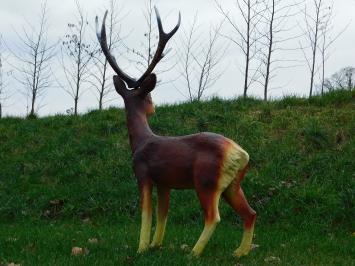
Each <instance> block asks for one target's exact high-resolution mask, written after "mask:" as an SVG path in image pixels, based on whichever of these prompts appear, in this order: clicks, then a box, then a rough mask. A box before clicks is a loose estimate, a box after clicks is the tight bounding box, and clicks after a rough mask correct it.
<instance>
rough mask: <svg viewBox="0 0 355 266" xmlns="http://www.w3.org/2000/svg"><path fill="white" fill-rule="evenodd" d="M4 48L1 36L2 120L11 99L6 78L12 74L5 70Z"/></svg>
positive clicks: (0, 102) (0, 86)
mask: <svg viewBox="0 0 355 266" xmlns="http://www.w3.org/2000/svg"><path fill="white" fill-rule="evenodd" d="M3 47H4V46H3V42H2V36H1V35H0V118H2V117H3V108H4V103H5V101H6V100H7V99H8V98H9V93H8V91H7V87H8V81H7V79H6V77H7V76H8V75H9V73H10V72H8V73H6V71H5V68H4V62H5V56H4V48H3Z"/></svg>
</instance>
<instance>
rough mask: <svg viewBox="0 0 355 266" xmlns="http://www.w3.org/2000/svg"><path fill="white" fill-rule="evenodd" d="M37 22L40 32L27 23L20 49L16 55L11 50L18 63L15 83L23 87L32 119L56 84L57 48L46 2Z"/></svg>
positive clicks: (14, 65)
mask: <svg viewBox="0 0 355 266" xmlns="http://www.w3.org/2000/svg"><path fill="white" fill-rule="evenodd" d="M38 18H39V22H38V28H37V27H35V26H33V25H31V23H29V22H28V21H27V24H28V28H23V32H22V34H19V33H17V36H18V38H19V39H20V43H21V45H20V46H19V47H16V48H15V49H16V51H14V50H10V51H11V54H12V55H13V57H14V58H15V59H16V61H17V62H16V63H13V64H12V67H13V68H14V69H15V70H17V72H18V74H17V75H15V79H16V80H17V81H18V82H19V83H21V84H22V85H23V87H24V92H23V93H24V95H25V96H26V98H27V101H29V102H28V105H29V106H27V112H28V109H30V111H29V113H28V115H29V116H30V117H33V116H35V114H36V111H37V110H38V109H39V108H40V107H41V106H40V104H39V100H40V99H41V98H42V97H43V96H44V93H45V91H46V89H47V88H48V87H50V86H51V84H52V82H53V78H52V70H51V61H52V59H53V57H54V55H55V48H56V45H57V43H50V42H49V39H48V17H47V2H44V3H43V4H42V7H41V11H40V14H39V16H38Z"/></svg>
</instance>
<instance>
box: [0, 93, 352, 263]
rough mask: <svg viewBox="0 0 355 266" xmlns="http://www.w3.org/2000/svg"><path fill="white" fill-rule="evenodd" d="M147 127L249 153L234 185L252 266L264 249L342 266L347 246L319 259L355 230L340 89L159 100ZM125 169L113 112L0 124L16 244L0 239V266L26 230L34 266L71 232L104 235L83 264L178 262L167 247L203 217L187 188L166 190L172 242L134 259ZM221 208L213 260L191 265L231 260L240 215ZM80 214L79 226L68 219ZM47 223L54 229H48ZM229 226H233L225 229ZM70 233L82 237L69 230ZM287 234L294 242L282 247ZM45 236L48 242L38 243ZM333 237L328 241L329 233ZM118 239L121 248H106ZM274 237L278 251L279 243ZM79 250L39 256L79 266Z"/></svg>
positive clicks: (131, 182) (346, 118)
mask: <svg viewBox="0 0 355 266" xmlns="http://www.w3.org/2000/svg"><path fill="white" fill-rule="evenodd" d="M150 124H151V127H152V129H153V130H154V132H156V133H157V134H161V135H186V134H192V133H196V132H199V131H212V132H216V133H221V134H223V135H225V136H226V137H229V138H231V139H233V140H235V141H236V142H237V143H239V144H240V145H241V146H242V147H243V148H244V149H246V150H247V151H248V152H249V154H250V158H251V169H250V171H249V173H248V174H247V176H246V178H245V181H244V182H243V184H242V185H243V189H244V191H245V194H246V195H247V197H248V199H249V202H250V205H251V206H253V208H255V209H256V211H257V213H258V224H257V227H258V228H257V238H256V241H257V243H262V244H261V245H262V246H261V248H260V251H259V250H258V251H257V252H256V254H259V255H255V256H256V257H255V259H254V260H252V261H250V265H263V264H264V261H263V260H264V258H265V257H266V256H272V255H273V254H274V256H279V257H280V258H281V260H284V259H287V258H288V257H292V259H291V261H290V262H289V263H288V264H289V265H300V264H312V263H310V262H313V264H315V265H323V264H324V263H327V262H328V263H329V264H330V265H331V264H334V265H341V264H342V265H349V263H348V262H349V261H351V258H350V257H351V256H350V255H349V254H351V251H350V248H348V249H345V251H344V249H341V250H342V252H343V253H342V254H343V255H344V260H343V261H342V260H341V259H339V258H338V257H332V256H331V255H329V254H333V255H334V253H332V252H331V250H332V248H335V247H336V248H337V247H338V246H342V247H345V245H348V246H351V245H350V244H349V243H350V238H351V237H350V235H351V232H352V231H351V230H354V227H355V224H354V219H353V218H352V217H355V206H354V202H355V201H354V197H355V196H354V195H355V178H354V177H355V176H354V173H355V168H354V163H353V157H354V154H355V144H354V136H355V108H354V97H353V94H352V93H351V92H347V91H337V92H332V93H331V94H329V95H325V96H324V97H323V98H321V97H313V98H312V99H310V100H304V99H299V98H296V97H286V98H284V99H282V100H280V101H273V102H269V103H264V102H263V101H259V100H256V99H241V98H239V99H236V100H221V99H218V98H213V99H211V100H210V101H207V102H202V103H201V102H195V103H186V104H181V105H171V106H162V107H158V108H157V110H156V114H155V115H154V116H152V117H151V119H150ZM131 165H132V162H131V152H130V147H129V142H128V133H127V129H126V122H125V112H124V110H117V109H109V110H106V111H91V112H90V113H88V114H86V115H83V116H63V115H58V116H53V117H45V118H40V119H34V120H32V119H19V118H4V119H1V120H0V228H12V229H10V230H9V231H8V230H7V229H0V235H3V233H7V237H10V236H11V234H12V233H11V232H13V234H14V235H18V237H19V239H21V240H19V242H16V243H9V242H8V241H7V240H6V239H5V238H0V264H1V263H5V262H10V261H9V259H10V257H11V256H13V258H14V259H15V257H16V258H18V259H19V261H26V259H25V257H23V256H22V255H21V254H30V253H31V252H32V251H31V250H30V251H29V250H27V247H28V245H29V243H30V242H31V241H34V240H33V234H36V235H37V234H39V239H40V240H38V241H39V243H38V245H39V246H41V245H42V246H43V245H44V247H38V249H39V250H42V251H41V252H43V253H42V254H43V256H44V257H42V260H41V259H40V258H39V257H31V256H30V255H28V256H30V257H31V261H30V264H31V263H32V264H33V265H35V264H36V265H39V264H41V265H42V264H43V263H40V262H43V258H46V255H45V254H47V255H48V256H49V254H51V252H52V251H53V250H55V249H58V251H57V252H58V253H57V254H70V250H69V251H68V249H69V246H70V245H75V244H76V242H73V243H71V244H56V243H59V242H60V241H64V242H65V243H68V242H70V241H71V239H77V240H75V241H79V242H80V241H84V239H85V238H88V237H91V236H92V235H93V234H95V235H99V237H100V236H102V238H104V239H106V241H107V242H105V243H104V244H103V245H102V246H99V247H97V248H94V249H93V252H96V254H97V255H95V256H97V257H95V256H94V255H92V256H94V257H91V258H92V260H91V261H96V262H97V264H99V260H101V259H102V260H104V262H105V258H106V260H107V258H109V257H110V256H111V255H109V254H110V252H112V253H114V254H115V258H116V259H114V261H117V260H121V259H122V258H126V259H127V260H130V258H131V257H132V260H134V261H135V262H136V263H137V265H146V264H145V263H146V262H147V261H149V260H152V259H153V257H154V256H158V257H157V258H156V259H155V260H154V259H153V260H152V261H153V263H150V265H153V264H154V263H156V264H157V265H159V264H162V263H163V262H164V263H163V264H167V263H165V262H167V261H169V259H170V257H172V258H173V259H174V261H175V262H176V265H186V264H188V262H187V261H186V260H185V256H184V252H183V251H181V250H180V249H179V244H178V243H180V244H183V243H184V241H186V243H187V244H189V246H190V247H191V246H192V245H193V242H195V241H196V240H197V238H198V235H199V232H200V229H201V226H202V215H201V210H200V206H199V203H198V200H197V198H196V195H195V192H194V191H173V192H172V195H171V208H170V210H171V212H170V213H169V224H168V229H167V233H168V239H167V241H166V243H172V245H174V248H171V249H170V247H169V246H167V247H166V248H165V249H164V251H163V252H159V251H157V253H152V254H151V255H144V256H147V257H148V259H147V260H145V259H144V256H143V257H140V256H137V255H135V253H134V251H135V247H136V242H137V237H138V235H137V234H138V231H139V230H138V227H139V217H140V211H139V198H138V189H137V186H136V181H135V177H134V174H133V171H132V167H131ZM220 206H221V218H222V224H224V225H223V226H222V225H221V226H220V227H218V229H217V231H216V234H215V236H214V238H215V237H216V240H212V242H211V244H209V246H208V250H209V251H208V250H207V252H206V253H207V254H208V252H210V253H211V251H212V249H213V247H214V246H215V247H216V246H218V251H220V252H221V253H220V255H221V257H222V260H221V261H218V260H216V259H215V258H214V257H210V256H209V255H207V257H206V258H205V259H203V260H202V262H201V263H202V264H201V265H205V264H211V265H217V264H218V265H220V264H221V263H222V264H224V263H227V262H228V261H229V260H232V258H231V257H230V258H229V257H227V258H228V259H225V258H224V257H225V254H227V253H228V254H229V253H231V251H232V248H234V245H235V243H236V241H238V240H236V239H239V238H240V232H241V226H239V227H238V230H235V229H232V228H234V227H235V225H236V224H238V225H240V224H241V223H240V218H239V217H237V215H236V214H235V213H234V212H233V211H232V210H231V209H230V208H229V207H228V206H227V205H226V204H224V202H223V201H221V205H220ZM88 219H89V220H90V226H86V227H85V226H83V225H81V224H79V225H75V224H77V223H80V221H85V220H88ZM34 224H38V225H40V226H39V227H38V228H42V227H43V228H44V230H43V232H42V231H41V230H40V229H38V228H37V227H36V226H35V227H32V225H34ZM50 225H53V226H54V227H52V226H50ZM118 225H126V226H131V227H132V228H131V229H127V228H125V227H123V228H121V227H120V226H118ZM26 226H27V227H30V228H27V229H26ZM95 226H96V227H95ZM82 227H83V228H82ZM53 228H57V229H58V233H57V234H55V233H54V232H57V231H56V230H55V229H53ZM96 228H97V229H98V230H99V231H100V232H101V233H99V232H96ZM111 228H114V229H113V236H115V238H114V239H113V238H112V236H111ZM174 228H175V229H174ZM224 228H226V229H224ZM268 229H271V231H270V235H269V234H268V232H269V230H268ZM299 229H300V230H301V231H298V230H299ZM11 230H12V231H11ZM67 230H68V231H67ZM127 230H129V232H127ZM233 230H235V231H237V232H238V233H236V235H235V234H231V232H232V231H233ZM263 230H266V231H267V232H263ZM302 230H303V231H304V232H302ZM15 231H16V232H18V233H14V232H15ZM40 231H41V232H40ZM190 231H191V234H190ZM260 231H262V232H260ZM76 232H82V233H80V234H79V235H80V236H79V235H78V236H77V237H76V236H75V235H76V234H77V233H76ZM169 232H170V233H169ZM174 232H175V233H176V234H175V233H174ZM292 232H293V233H295V235H294V237H295V239H296V240H294V241H293V242H292V241H291V242H288V241H289V237H288V236H289V234H292ZM31 234H32V235H31ZM52 234H54V236H53V237H54V239H56V240H55V241H54V242H51V240H50V239H47V240H46V237H48V235H52ZM101 234H102V235H101ZM231 235H232V236H231ZM334 235H337V236H339V237H337V239H335V236H334ZM292 237H293V236H292ZM25 239H32V240H28V241H25ZM331 239H333V240H331ZM352 239H354V238H352ZM298 241H299V243H298ZM312 241H316V242H317V243H314V244H316V245H320V242H322V241H324V242H322V243H321V245H322V248H323V249H321V250H318V251H315V248H314V247H313V244H312ZM319 241H320V242H319ZM332 241H333V242H332ZM126 242H127V243H128V245H129V248H128V250H126V249H125V248H124V247H122V246H117V245H124V243H126ZM352 242H353V241H352ZM44 243H45V244H44ZM118 243H119V244H118ZM226 243H228V244H226ZM281 243H285V244H286V245H287V247H286V248H283V247H281V246H280V245H281ZM301 243H304V245H306V246H307V247H308V248H305V247H302V245H301ZM332 243H333V244H332ZM47 244H48V248H49V250H48V251H46V250H45V246H47ZM35 245H37V244H35ZM168 245H169V244H168ZM352 246H353V247H354V245H352ZM5 247H12V249H13V250H8V249H6V248H5ZM312 247H313V248H312ZM17 248H19V249H24V250H25V251H24V253H21V254H17V253H18V252H16V250H17ZM295 248H296V249H297V250H296V251H295ZM28 249H31V247H28ZM2 250H4V251H2ZM174 250H175V251H176V252H175V251H174ZM179 250H180V251H179ZM216 250H217V248H216ZM273 250H274V253H273ZM328 251H329V252H328ZM352 251H353V250H352ZM68 252H69V253H68ZM293 252H295V253H293ZM314 252H315V254H318V255H319V256H318V255H315V256H318V257H317V259H315V260H307V256H310V257H312V256H313V253H314ZM317 252H318V253H317ZM352 253H353V252H352ZM14 254H17V255H14ZM31 254H32V253H31ZM297 254H298V255H297ZM307 254H308V255H307ZM14 256H15V257H14ZM90 256H91V255H88V257H86V258H85V259H83V261H81V262H80V263H79V262H78V261H77V259H75V258H72V257H70V255H69V256H64V257H62V258H61V259H59V262H58V263H56V261H55V258H50V259H49V257H47V258H48V260H45V259H44V261H47V263H48V264H51V265H53V264H58V265H69V264H73V265H75V264H87V262H88V261H89V259H90ZM226 256H227V255H226ZM252 256H254V254H253V255H252ZM349 256H350V257H349ZM313 257H314V256H313ZM339 260H340V261H339ZM67 263H69V264H67ZM23 264H25V263H23ZM103 264H105V265H108V264H107V263H103ZM113 264H114V263H113ZM243 264H244V263H243ZM116 265H117V263H116Z"/></svg>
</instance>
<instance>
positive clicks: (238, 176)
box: [98, 10, 256, 257]
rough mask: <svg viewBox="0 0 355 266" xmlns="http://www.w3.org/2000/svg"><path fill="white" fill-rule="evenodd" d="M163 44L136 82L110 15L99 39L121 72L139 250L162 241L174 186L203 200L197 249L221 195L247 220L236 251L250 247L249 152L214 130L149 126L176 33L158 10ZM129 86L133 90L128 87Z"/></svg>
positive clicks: (204, 240)
mask: <svg viewBox="0 0 355 266" xmlns="http://www.w3.org/2000/svg"><path fill="white" fill-rule="evenodd" d="M156 13H157V19H158V27H159V36H160V37H159V44H158V48H157V52H156V54H155V56H154V58H153V59H152V62H151V65H150V66H149V67H148V70H147V72H146V73H144V74H143V76H142V77H141V78H140V79H138V80H137V81H136V80H134V79H132V78H131V77H129V76H128V75H127V74H125V73H123V72H122V70H121V69H120V68H119V67H118V65H117V63H116V60H115V59H114V57H113V56H112V55H111V54H110V51H109V50H108V48H107V44H106V32H105V24H104V22H105V18H106V15H107V13H106V14H105V18H104V22H103V26H102V29H101V32H99V31H98V38H99V41H100V44H101V47H102V50H103V52H104V53H105V55H106V57H107V59H108V61H109V63H110V64H111V66H112V67H113V69H114V70H115V71H116V73H117V74H118V75H117V76H114V85H115V88H116V91H117V92H118V93H119V94H120V95H121V96H122V97H123V99H124V102H125V108H126V115H127V127H128V132H129V139H130V144H131V149H132V155H133V168H134V172H135V175H136V177H137V182H138V187H139V191H140V199H141V208H142V225H141V232H140V240H139V248H138V252H143V251H145V250H147V249H148V248H149V246H150V247H157V246H161V245H162V242H163V237H164V232H165V227H166V221H167V214H168V208H169V197H170V190H171V189H194V190H195V191H196V194H197V197H198V199H199V201H200V204H201V207H202V210H203V213H204V218H205V219H204V220H205V226H204V230H203V232H202V234H201V236H200V238H199V240H198V241H197V243H196V245H195V246H194V248H193V250H192V254H193V255H195V256H198V255H200V254H201V253H202V251H203V249H204V247H205V246H206V244H207V242H208V240H209V239H210V237H211V235H212V233H213V231H214V229H215V227H216V225H217V223H218V222H219V221H220V215H219V211H218V204H219V200H220V197H221V196H222V197H223V198H224V199H225V200H226V202H227V203H228V204H229V205H230V206H231V207H232V208H233V209H234V210H235V211H236V212H237V213H239V214H240V216H241V217H242V219H243V221H244V234H243V239H242V242H241V245H240V247H239V248H238V249H237V250H236V251H235V255H236V256H238V257H240V256H244V255H247V254H248V253H249V251H250V247H251V243H252V237H253V230H254V223H255V218H256V213H255V211H254V210H253V209H251V208H250V206H249V204H248V202H247V200H246V198H245V196H244V193H243V190H242V189H241V187H240V182H241V181H242V179H243V178H244V175H245V173H246V171H247V168H248V161H249V155H248V153H247V152H246V151H244V150H243V149H242V148H241V147H240V146H239V145H237V144H236V143H235V142H234V141H232V140H230V139H228V138H225V137H223V136H222V135H218V134H214V133H208V132H205V133H199V134H194V135H188V136H182V137H162V136H157V135H155V134H154V133H153V132H152V130H151V129H150V127H149V124H148V116H149V115H151V114H152V113H154V105H153V103H152V99H151V96H150V92H151V91H152V90H153V89H154V88H155V85H156V76H155V74H152V73H151V72H152V71H153V69H154V66H155V65H156V64H157V63H158V62H159V61H160V59H161V58H162V56H163V55H162V53H163V50H164V47H165V45H166V43H167V41H168V40H169V39H170V38H171V37H172V36H173V34H174V33H175V32H176V31H177V29H178V27H179V24H180V16H179V23H178V25H177V26H176V27H175V28H174V30H173V31H172V32H170V33H169V34H166V33H164V32H163V29H162V26H161V20H160V16H159V13H158V11H157V10H156ZM127 85H128V86H129V87H131V88H133V89H131V90H129V89H127ZM153 186H155V187H156V188H157V195H158V204H157V226H156V229H155V233H154V236H153V239H152V242H151V243H150V233H151V226H152V189H153Z"/></svg>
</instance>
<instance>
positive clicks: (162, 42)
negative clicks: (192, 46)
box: [137, 6, 181, 84]
mask: <svg viewBox="0 0 355 266" xmlns="http://www.w3.org/2000/svg"><path fill="white" fill-rule="evenodd" d="M154 9H155V14H156V17H157V22H158V29H159V42H158V47H157V50H156V52H155V54H154V57H153V59H152V61H151V63H150V64H149V66H148V69H147V70H146V71H145V73H144V74H143V75H142V76H141V77H140V78H139V79H138V80H137V84H141V82H142V81H143V80H144V79H145V78H146V77H147V76H148V75H149V74H150V73H152V71H153V70H154V68H155V66H156V65H157V64H158V63H159V61H160V60H161V59H162V58H163V57H164V54H163V52H164V48H165V46H166V44H167V43H168V41H169V40H170V38H171V37H173V35H174V34H175V33H176V32H177V30H178V29H179V27H180V23H181V14H180V12H179V20H178V23H177V25H176V26H175V28H174V29H173V30H172V31H171V32H169V33H165V32H164V30H163V25H162V22H161V17H160V14H159V11H158V9H157V7H156V6H154Z"/></svg>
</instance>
